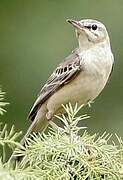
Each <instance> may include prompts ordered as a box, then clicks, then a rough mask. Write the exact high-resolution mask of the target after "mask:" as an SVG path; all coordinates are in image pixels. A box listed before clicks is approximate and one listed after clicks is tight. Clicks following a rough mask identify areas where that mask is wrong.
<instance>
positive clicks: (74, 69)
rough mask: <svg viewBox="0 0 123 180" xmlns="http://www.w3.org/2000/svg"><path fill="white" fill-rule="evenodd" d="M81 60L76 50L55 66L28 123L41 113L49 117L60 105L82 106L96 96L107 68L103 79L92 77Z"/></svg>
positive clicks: (101, 77)
mask: <svg viewBox="0 0 123 180" xmlns="http://www.w3.org/2000/svg"><path fill="white" fill-rule="evenodd" d="M81 61H82V59H80V56H79V49H76V50H75V51H73V53H72V54H71V55H70V56H68V57H67V58H66V59H65V61H64V62H63V63H62V64H60V65H59V66H58V67H57V69H56V70H55V71H54V72H53V74H52V75H51V76H50V78H49V79H48V81H47V82H46V84H45V85H44V87H43V88H42V89H41V91H40V93H39V96H38V98H37V100H36V102H35V103H34V105H33V107H32V109H31V111H30V113H29V116H28V117H29V119H30V120H31V121H33V120H34V119H35V117H36V116H38V118H40V117H39V116H41V114H42V113H44V112H45V114H47V113H49V118H50V116H51V118H52V116H53V114H54V113H55V114H57V113H59V112H60V111H61V104H66V103H68V102H71V103H72V104H75V103H78V104H86V103H88V102H89V101H92V100H93V99H95V98H96V97H97V96H98V95H99V93H100V92H101V91H102V89H103V88H104V86H105V84H106V82H107V79H108V77H109V74H110V71H111V68H110V70H109V72H108V74H107V78H106V77H103V74H101V73H100V72H97V73H95V74H92V73H89V72H88V71H86V70H85V69H84V66H82V64H81ZM93 68H94V67H93ZM104 75H105V73H104ZM37 113H38V114H37Z"/></svg>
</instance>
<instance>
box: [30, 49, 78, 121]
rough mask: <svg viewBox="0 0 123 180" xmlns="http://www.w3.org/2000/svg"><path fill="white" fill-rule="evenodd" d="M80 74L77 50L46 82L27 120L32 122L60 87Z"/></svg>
mask: <svg viewBox="0 0 123 180" xmlns="http://www.w3.org/2000/svg"><path fill="white" fill-rule="evenodd" d="M79 72H80V58H79V54H78V49H77V50H75V51H74V52H72V54H71V55H70V56H68V57H67V58H66V59H65V61H64V62H63V63H61V64H60V65H59V66H58V67H57V68H56V70H55V71H54V72H53V73H52V75H51V76H50V77H49V79H48V80H47V82H46V84H45V85H44V86H43V88H42V89H41V91H40V93H39V95H38V98H37V99H36V101H35V103H34V105H33V107H32V109H31V111H30V113H29V115H28V119H30V120H31V121H33V120H34V118H35V116H36V114H37V111H38V109H39V108H40V107H41V105H42V104H43V103H44V102H45V101H46V100H47V99H48V98H49V97H50V96H51V95H52V94H53V93H54V92H55V91H57V90H58V89H59V88H60V87H61V86H63V85H64V84H67V83H69V82H70V81H71V80H72V79H73V78H75V77H76V76H77V74H78V73H79Z"/></svg>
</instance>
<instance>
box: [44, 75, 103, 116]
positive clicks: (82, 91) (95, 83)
mask: <svg viewBox="0 0 123 180" xmlns="http://www.w3.org/2000/svg"><path fill="white" fill-rule="evenodd" d="M104 86H105V82H103V78H99V77H98V78H97V77H96V76H95V75H92V76H90V75H87V74H84V72H81V73H80V74H79V75H78V76H77V77H76V78H75V79H74V80H72V81H71V82H70V83H68V84H66V85H65V86H63V87H62V88H61V89H59V90H58V91H57V92H55V93H54V94H53V95H52V96H51V97H50V98H49V100H48V102H47V108H48V110H49V111H51V112H53V113H54V112H56V111H58V109H59V108H60V107H61V104H66V103H69V102H71V103H72V104H75V103H78V104H86V103H87V102H88V101H91V100H93V99H95V98H96V97H97V96H98V95H99V93H100V92H101V91H102V89H103V88H104Z"/></svg>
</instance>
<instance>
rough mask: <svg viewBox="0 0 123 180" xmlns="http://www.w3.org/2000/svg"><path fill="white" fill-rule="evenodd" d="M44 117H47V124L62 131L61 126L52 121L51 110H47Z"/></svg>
mask: <svg viewBox="0 0 123 180" xmlns="http://www.w3.org/2000/svg"><path fill="white" fill-rule="evenodd" d="M46 118H47V119H48V121H49V124H50V125H51V127H52V128H53V129H55V130H58V131H60V132H63V131H64V129H63V128H61V127H59V126H58V125H57V124H56V123H54V122H53V121H52V120H53V113H52V112H51V111H48V112H47V113H46Z"/></svg>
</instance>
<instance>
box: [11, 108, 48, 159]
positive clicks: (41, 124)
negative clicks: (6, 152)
mask: <svg viewBox="0 0 123 180" xmlns="http://www.w3.org/2000/svg"><path fill="white" fill-rule="evenodd" d="M46 113H47V109H46V106H42V107H41V108H40V109H39V110H38V112H37V115H36V116H35V119H34V120H33V122H32V124H31V125H30V127H29V128H28V130H27V132H26V134H25V135H24V137H23V138H22V140H21V141H20V143H21V145H23V146H24V145H25V141H26V139H27V138H28V137H29V136H30V134H32V133H33V132H34V133H38V132H41V133H42V132H43V131H44V130H45V129H46V128H47V126H48V125H49V121H48V119H47V118H46ZM21 159H22V157H15V152H13V154H12V155H11V157H10V159H9V161H13V160H14V161H20V160H21Z"/></svg>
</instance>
